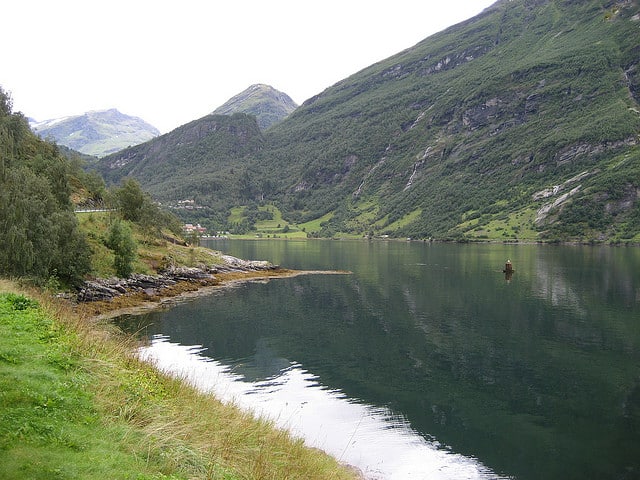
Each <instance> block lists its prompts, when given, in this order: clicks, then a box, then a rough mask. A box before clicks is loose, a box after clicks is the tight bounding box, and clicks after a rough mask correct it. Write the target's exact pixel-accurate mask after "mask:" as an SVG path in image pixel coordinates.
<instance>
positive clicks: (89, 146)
mask: <svg viewBox="0 0 640 480" xmlns="http://www.w3.org/2000/svg"><path fill="white" fill-rule="evenodd" d="M30 124H31V129H32V130H33V131H34V133H36V134H38V135H39V136H40V137H42V138H51V139H53V140H55V141H56V142H57V143H59V144H60V145H64V146H66V147H69V148H72V149H74V150H77V151H79V152H81V153H85V154H88V155H94V156H97V157H103V156H105V155H108V154H109V153H113V152H117V151H118V150H122V149H123V148H126V147H128V146H131V145H137V144H139V143H142V142H146V141H147V140H150V139H152V138H153V137H156V136H158V135H160V132H159V131H158V129H157V128H155V127H154V126H152V125H149V124H148V123H147V122H145V121H144V120H142V119H140V118H138V117H132V116H130V115H125V114H123V113H120V112H119V111H118V110H116V109H114V108H112V109H110V110H98V111H91V112H87V113H84V114H82V115H75V116H71V117H63V118H56V119H52V120H45V121H42V122H36V121H30Z"/></svg>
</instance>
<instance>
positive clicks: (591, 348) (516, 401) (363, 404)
mask: <svg viewBox="0 0 640 480" xmlns="http://www.w3.org/2000/svg"><path fill="white" fill-rule="evenodd" d="M209 246H210V247H211V248H214V249H218V250H222V251H224V252H225V253H229V254H232V255H235V256H238V257H241V258H246V259H261V260H263V259H264V260H270V261H272V262H273V263H276V264H280V265H282V266H286V267H289V268H295V269H306V270H330V269H340V270H348V271H350V272H352V273H350V274H348V275H306V276H299V277H294V278H287V279H275V280H271V281H269V282H266V283H265V282H262V283H250V284H242V285H238V286H236V287H234V288H231V289H226V290H221V291H219V292H216V293H214V294H212V295H210V296H206V297H200V298H196V299H191V300H186V301H184V302H182V303H180V304H178V305H176V306H175V307H174V308H172V309H170V310H166V311H161V312H155V313H151V314H146V315H143V316H137V317H126V318H122V319H121V320H120V323H121V325H123V326H124V327H125V328H128V329H130V330H136V331H137V330H140V329H141V327H143V331H144V332H145V334H146V335H148V336H149V338H150V339H151V340H152V341H151V342H150V345H149V347H148V348H146V349H145V350H144V355H146V356H147V357H148V358H150V359H154V360H155V361H156V362H158V364H159V366H160V367H162V368H166V369H168V370H170V371H172V372H174V373H176V374H180V375H183V376H185V377H186V378H188V379H190V380H192V381H193V382H194V383H196V384H197V385H199V386H200V387H201V388H204V389H209V390H211V391H213V392H215V393H216V395H219V396H221V397H222V398H226V399H233V400H234V401H236V402H237V403H238V404H239V405H241V406H246V407H247V408H251V409H253V410H255V411H256V412H258V413H259V414H264V415H267V416H269V417H271V418H273V419H274V420H275V421H276V422H277V423H278V424H279V425H283V426H286V427H287V428H290V429H291V430H292V431H293V432H294V434H296V435H301V436H304V437H305V439H306V441H307V443H309V444H310V445H313V446H318V447H320V448H323V449H325V450H326V451H328V452H329V453H331V454H333V455H334V456H336V457H338V458H339V459H340V460H342V461H345V462H347V463H351V464H353V465H356V466H357V467H359V468H360V469H361V470H362V471H363V472H364V473H365V474H366V475H367V477H368V478H429V479H449V478H451V479H453V478H456V479H457V478H516V479H541V478H544V479H574V478H575V479H584V478H598V479H613V478H621V479H622V478H640V250H639V249H637V248H611V247H574V246H538V245H452V244H429V243H419V242H383V241H373V242H367V241H277V240H256V241H239V240H238V241H231V240H217V241H212V242H211V243H210V244H209ZM507 259H510V260H511V261H512V263H513V266H514V269H515V273H514V274H513V276H511V278H506V276H505V274H504V273H503V272H502V270H503V268H504V264H505V261H506V260H507Z"/></svg>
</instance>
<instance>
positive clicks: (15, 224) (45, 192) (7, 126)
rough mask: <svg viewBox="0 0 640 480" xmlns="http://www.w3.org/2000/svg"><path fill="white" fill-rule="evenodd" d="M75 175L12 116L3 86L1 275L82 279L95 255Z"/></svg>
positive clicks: (22, 119) (0, 125) (0, 93)
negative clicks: (83, 226)
mask: <svg viewBox="0 0 640 480" xmlns="http://www.w3.org/2000/svg"><path fill="white" fill-rule="evenodd" d="M72 173H73V169H72V166H71V164H70V163H69V162H68V161H67V160H66V159H65V158H64V157H63V156H62V155H61V154H60V153H59V152H58V150H57V148H56V146H55V145H54V144H52V143H48V142H44V141H42V140H40V139H39V138H38V137H36V136H35V135H34V134H33V133H32V132H31V130H30V129H29V124H28V122H27V119H26V118H25V117H24V116H23V115H21V114H19V113H13V112H12V103H11V98H10V97H9V95H8V94H7V93H6V92H4V91H3V90H2V89H1V88H0V246H1V247H0V275H3V276H20V277H30V278H32V279H33V280H35V281H36V282H37V283H45V282H48V281H53V282H56V283H57V282H59V281H62V282H64V283H66V284H69V285H72V284H76V283H79V282H80V281H82V279H83V276H84V275H85V274H86V273H87V272H88V271H89V269H90V261H89V258H90V254H91V252H90V249H89V246H88V243H87V242H86V239H85V237H84V235H83V234H82V233H81V232H80V230H79V228H78V222H77V220H76V217H75V215H74V213H73V205H72V203H71V200H70V197H71V191H72V189H71V184H70V182H71V181H72V180H73V178H74V177H73V176H72ZM75 173H76V174H77V175H78V176H83V175H84V173H83V171H82V170H81V169H76V170H75ZM75 178H76V179H77V180H78V177H75ZM88 183H90V182H88Z"/></svg>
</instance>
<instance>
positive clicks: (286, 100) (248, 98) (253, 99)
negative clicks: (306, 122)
mask: <svg viewBox="0 0 640 480" xmlns="http://www.w3.org/2000/svg"><path fill="white" fill-rule="evenodd" d="M296 108H298V105H297V104H296V103H295V102H294V101H293V100H292V99H291V97H289V95H287V94H286V93H283V92H280V91H278V90H276V89H275V88H273V87H271V86H269V85H264V84H256V85H251V86H250V87H249V88H247V89H246V90H244V91H242V92H240V93H239V94H237V95H235V96H233V97H232V98H230V99H229V100H228V101H227V102H225V103H224V104H223V105H221V106H219V107H218V108H216V109H215V110H214V111H213V113H214V114H217V115H231V114H234V113H247V114H250V115H253V116H255V117H256V119H257V121H258V125H259V126H260V128H261V129H262V130H266V129H267V128H269V127H271V126H272V125H275V124H276V123H279V122H281V121H282V120H284V119H285V118H286V117H287V116H288V115H289V114H290V113H291V112H293V111H294V110H295V109H296Z"/></svg>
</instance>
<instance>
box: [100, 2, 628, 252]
mask: <svg viewBox="0 0 640 480" xmlns="http://www.w3.org/2000/svg"><path fill="white" fill-rule="evenodd" d="M639 63H640V8H639V5H638V1H637V0H635V1H631V0H624V1H612V0H582V1H568V0H512V1H498V2H497V3H496V4H494V5H493V6H492V7H490V8H488V9H487V10H485V11H484V12H483V13H482V14H480V15H479V16H477V17H475V18H473V19H470V20H468V21H466V22H464V23H462V24H459V25H456V26H454V27H451V28H449V29H447V30H445V31H443V32H441V33H439V34H436V35H434V36H432V37H429V38H427V39H425V40H424V41H422V42H420V43H419V44H417V45H415V46H413V47H411V48H408V49H407V50H405V51H403V52H401V53H399V54H397V55H395V56H393V57H391V58H388V59H386V60H383V61H381V62H379V63H376V64H375V65H372V66H370V67H369V68H367V69H364V70H362V71H360V72H358V73H356V74H354V75H352V76H351V77H349V78H347V79H345V80H343V81H341V82H339V83H337V84H336V85H334V86H332V87H330V88H328V89H326V90H325V91H324V92H322V93H320V94H319V95H317V96H315V97H313V98H311V99H309V100H307V101H306V102H305V103H304V104H303V105H302V106H300V107H299V108H298V109H296V111H295V112H293V113H292V114H291V115H290V116H289V117H288V118H287V119H286V120H284V121H283V122H282V123H280V124H277V125H275V126H274V127H272V128H271V129H269V130H268V131H267V132H266V133H265V134H264V137H261V136H259V135H257V134H256V135H253V136H250V137H247V139H248V138H251V139H253V141H252V142H251V141H246V142H245V143H244V144H243V145H244V146H245V147H246V146H250V147H249V148H242V149H239V148H237V138H233V137H229V138H231V140H232V145H235V146H234V147H233V148H232V149H231V150H232V152H233V153H232V154H231V153H224V154H219V155H218V154H216V155H214V154H213V153H212V149H211V147H210V146H209V145H208V144H207V142H211V140H210V138H209V137H206V136H203V137H202V139H201V140H196V141H194V142H192V143H190V144H189V146H187V144H186V143H184V142H182V143H175V144H174V147H172V148H173V149H174V150H178V149H180V155H179V156H175V157H174V158H173V159H171V160H170V161H169V162H167V163H166V164H164V166H163V167H162V169H157V168H155V169H154V170H155V171H153V170H151V169H148V168H147V167H144V168H143V167H142V165H143V164H145V165H146V164H148V162H150V161H151V160H150V159H151V158H158V155H157V154H155V153H154V154H153V155H149V156H148V157H145V160H144V162H147V163H144V162H142V160H141V161H140V162H139V165H140V166H137V167H134V166H133V163H131V164H127V165H122V166H121V165H119V164H117V163H114V162H111V163H109V166H108V167H107V166H106V163H105V164H103V167H102V168H103V171H106V170H107V169H109V171H110V175H111V178H113V179H117V178H121V177H122V176H123V175H133V176H135V177H136V178H139V179H140V181H141V183H142V184H143V185H144V186H147V187H149V188H151V189H152V191H153V189H154V185H157V187H155V188H156V190H155V191H153V193H156V194H158V195H162V196H163V197H165V198H167V197H174V198H175V199H179V198H187V197H197V198H198V199H199V201H201V202H202V203H203V204H207V203H212V204H215V205H216V206H217V208H218V211H221V209H226V210H227V211H228V209H229V208H230V207H233V206H238V205H252V204H253V205H254V206H255V205H262V204H265V203H272V204H274V205H276V206H278V207H279V208H280V210H281V211H282V212H283V214H284V217H285V218H286V219H287V221H289V222H304V221H309V220H312V219H320V218H322V222H318V223H319V225H320V228H319V230H316V231H315V232H310V233H313V234H314V235H321V236H331V235H334V234H337V233H340V232H342V233H350V234H355V235H367V234H368V235H383V234H386V235H391V236H411V237H416V238H427V237H434V238H439V239H457V240H469V239H470V240H473V239H500V240H507V241H513V240H521V239H525V240H549V241H552V240H580V241H585V240H589V241H614V242H618V241H622V242H625V241H636V242H637V241H640V201H639V197H640V147H639V145H638V143H639V133H640V105H639V102H640V67H639ZM217 141H218V140H217ZM233 142H236V143H233ZM166 146H168V145H166ZM216 149H217V150H218V151H222V150H224V148H222V147H221V144H217V145H216ZM119 158H122V157H119ZM128 158H132V159H133V157H128ZM165 158H166V157H165ZM204 159H206V161H205V162H204V164H203V160H204ZM184 165H188V170H186V169H185V167H184ZM187 171H188V172H190V173H188V174H187V175H185V172H187ZM231 172H233V174H231ZM172 174H173V175H174V178H173V179H171V180H169V178H170V177H171V175H172ZM160 185H171V187H170V188H165V187H164V186H163V187H162V188H160Z"/></svg>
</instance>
